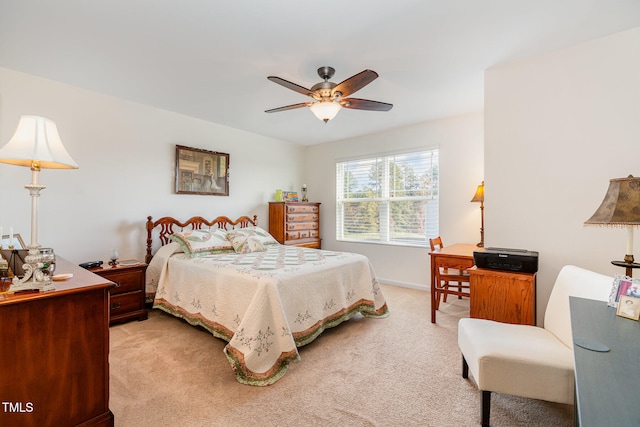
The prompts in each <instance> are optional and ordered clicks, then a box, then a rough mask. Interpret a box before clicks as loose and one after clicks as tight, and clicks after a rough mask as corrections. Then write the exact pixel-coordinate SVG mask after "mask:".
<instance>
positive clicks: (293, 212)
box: [269, 202, 321, 249]
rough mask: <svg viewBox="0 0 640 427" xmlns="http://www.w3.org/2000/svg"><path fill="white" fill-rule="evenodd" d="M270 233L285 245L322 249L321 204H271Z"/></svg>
mask: <svg viewBox="0 0 640 427" xmlns="http://www.w3.org/2000/svg"><path fill="white" fill-rule="evenodd" d="M269 233H270V234H271V235H272V236H273V237H274V238H275V239H276V240H277V241H278V242H280V243H282V244H283V245H294V246H302V247H306V248H315V249H320V246H321V243H320V241H321V239H320V203H310V202H270V203H269Z"/></svg>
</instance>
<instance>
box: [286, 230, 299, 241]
mask: <svg viewBox="0 0 640 427" xmlns="http://www.w3.org/2000/svg"><path fill="white" fill-rule="evenodd" d="M285 235H286V237H287V240H296V239H299V238H300V232H299V231H287V232H286V233H285Z"/></svg>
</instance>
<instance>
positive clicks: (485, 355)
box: [458, 265, 613, 427]
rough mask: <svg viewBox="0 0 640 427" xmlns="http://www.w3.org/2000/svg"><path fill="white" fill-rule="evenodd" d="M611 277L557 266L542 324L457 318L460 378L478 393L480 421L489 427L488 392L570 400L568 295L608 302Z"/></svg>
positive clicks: (561, 401)
mask: <svg viewBox="0 0 640 427" xmlns="http://www.w3.org/2000/svg"><path fill="white" fill-rule="evenodd" d="M612 283H613V277H609V276H605V275H602V274H599V273H595V272H592V271H589V270H585V269H582V268H579V267H576V266H572V265H568V266H565V267H563V268H562V270H561V271H560V273H559V274H558V277H557V279H556V282H555V284H554V286H553V289H552V291H551V295H550V297H549V303H548V304H547V309H546V312H545V316H544V327H542V328H541V327H537V326H528V325H513V324H507V323H500V322H495V321H492V320H484V319H468V318H465V319H461V320H460V322H459V324H458V345H459V347H460V351H461V352H462V363H463V368H462V376H463V377H464V378H468V373H469V371H470V372H471V375H472V376H473V378H474V379H475V382H476V384H477V386H478V388H479V389H480V390H481V391H482V425H483V426H485V427H487V426H489V414H490V404H491V392H496V393H505V394H512V395H516V396H522V397H528V398H533V399H541V400H547V401H551V402H560V403H569V404H573V403H574V374H573V372H574V368H573V367H574V364H573V340H572V337H571V318H570V313H569V296H577V297H582V298H587V299H595V300H601V301H607V300H608V297H609V292H610V290H611V285H612Z"/></svg>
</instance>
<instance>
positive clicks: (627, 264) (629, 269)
mask: <svg viewBox="0 0 640 427" xmlns="http://www.w3.org/2000/svg"><path fill="white" fill-rule="evenodd" d="M624 259H625V260H624V261H611V264H613V265H615V266H617V267H624V269H625V271H624V273H625V276H627V277H633V269H634V268H640V264H639V263H637V262H633V255H631V261H627V260H628V259H629V258H628V256H625V257H624Z"/></svg>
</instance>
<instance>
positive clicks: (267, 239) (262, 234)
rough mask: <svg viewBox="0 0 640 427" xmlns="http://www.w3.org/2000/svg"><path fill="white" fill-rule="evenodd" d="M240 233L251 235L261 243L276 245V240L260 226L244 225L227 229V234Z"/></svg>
mask: <svg viewBox="0 0 640 427" xmlns="http://www.w3.org/2000/svg"><path fill="white" fill-rule="evenodd" d="M230 233H233V234H242V235H244V236H247V237H249V236H251V237H252V238H253V239H255V240H258V241H259V242H260V243H262V244H263V245H278V244H279V243H278V241H277V240H276V239H275V238H274V237H273V236H272V235H271V234H269V233H268V232H267V231H266V230H264V229H262V228H260V227H257V226H256V227H246V228H236V229H235V230H231V231H228V232H227V234H230Z"/></svg>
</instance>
